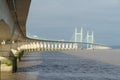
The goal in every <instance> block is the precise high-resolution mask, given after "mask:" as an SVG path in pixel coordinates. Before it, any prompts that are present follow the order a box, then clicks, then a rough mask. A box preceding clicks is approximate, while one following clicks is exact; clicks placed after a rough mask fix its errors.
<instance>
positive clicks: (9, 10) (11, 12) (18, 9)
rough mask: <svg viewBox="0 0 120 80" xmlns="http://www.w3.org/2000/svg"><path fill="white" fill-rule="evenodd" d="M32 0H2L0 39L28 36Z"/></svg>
mask: <svg viewBox="0 0 120 80" xmlns="http://www.w3.org/2000/svg"><path fill="white" fill-rule="evenodd" d="M30 2H31V0H0V34H2V35H0V40H5V41H7V40H18V38H19V39H20V38H26V21H27V16H28V11H29V7H30Z"/></svg>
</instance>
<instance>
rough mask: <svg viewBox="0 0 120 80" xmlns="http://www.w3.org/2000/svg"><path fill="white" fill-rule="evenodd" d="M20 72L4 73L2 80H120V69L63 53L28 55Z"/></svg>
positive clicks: (20, 66)
mask: <svg viewBox="0 0 120 80" xmlns="http://www.w3.org/2000/svg"><path fill="white" fill-rule="evenodd" d="M18 65H19V68H18V72H17V73H14V74H11V73H2V80H119V79H120V77H119V75H120V67H117V66H113V65H109V64H105V63H101V62H97V61H94V60H89V59H85V58H81V57H77V56H73V55H70V54H68V53H63V52H61V51H46V52H35V53H31V54H26V55H25V56H24V57H23V58H22V61H21V62H20V63H19V64H18Z"/></svg>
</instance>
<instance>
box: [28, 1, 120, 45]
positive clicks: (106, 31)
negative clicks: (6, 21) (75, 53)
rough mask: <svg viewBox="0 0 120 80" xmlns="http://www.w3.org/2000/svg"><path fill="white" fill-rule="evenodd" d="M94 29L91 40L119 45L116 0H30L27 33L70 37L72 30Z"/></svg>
mask: <svg viewBox="0 0 120 80" xmlns="http://www.w3.org/2000/svg"><path fill="white" fill-rule="evenodd" d="M75 27H76V28H78V29H79V30H80V28H81V27H83V30H84V38H85V36H86V31H94V36H95V42H96V43H102V44H108V45H120V0H32V2H31V6H30V11H29V16H28V20H27V33H29V34H31V35H36V36H39V37H40V38H45V39H53V40H62V39H64V40H70V39H71V38H72V37H73V33H74V29H75Z"/></svg>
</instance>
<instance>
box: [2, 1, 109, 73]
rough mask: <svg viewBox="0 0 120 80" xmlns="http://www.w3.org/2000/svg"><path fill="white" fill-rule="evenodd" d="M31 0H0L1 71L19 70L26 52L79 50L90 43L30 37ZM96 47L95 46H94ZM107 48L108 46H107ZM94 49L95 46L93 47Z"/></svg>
mask: <svg viewBox="0 0 120 80" xmlns="http://www.w3.org/2000/svg"><path fill="white" fill-rule="evenodd" d="M30 3H31V0H0V64H1V71H10V72H16V71H17V62H19V61H20V60H21V57H22V56H23V54H24V53H29V52H32V51H45V50H77V49H83V47H81V46H80V45H82V46H84V45H86V44H90V45H93V46H96V45H99V46H104V47H106V46H105V45H100V44H93V43H80V42H68V41H51V40H38V39H32V38H28V37H27V36H26V21H27V16H28V12H29V8H30ZM94 48H95V47H94ZM106 48H107V47H106ZM92 49H93V48H92Z"/></svg>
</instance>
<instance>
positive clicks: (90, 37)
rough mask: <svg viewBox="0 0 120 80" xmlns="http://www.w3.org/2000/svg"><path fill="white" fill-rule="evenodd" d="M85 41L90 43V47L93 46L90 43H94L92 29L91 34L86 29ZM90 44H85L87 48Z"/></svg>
mask: <svg viewBox="0 0 120 80" xmlns="http://www.w3.org/2000/svg"><path fill="white" fill-rule="evenodd" d="M87 43H91V46H90V48H93V46H92V44H93V43H94V33H93V31H92V33H91V35H90V33H89V32H88V31H87ZM89 45H90V44H87V48H89Z"/></svg>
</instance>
